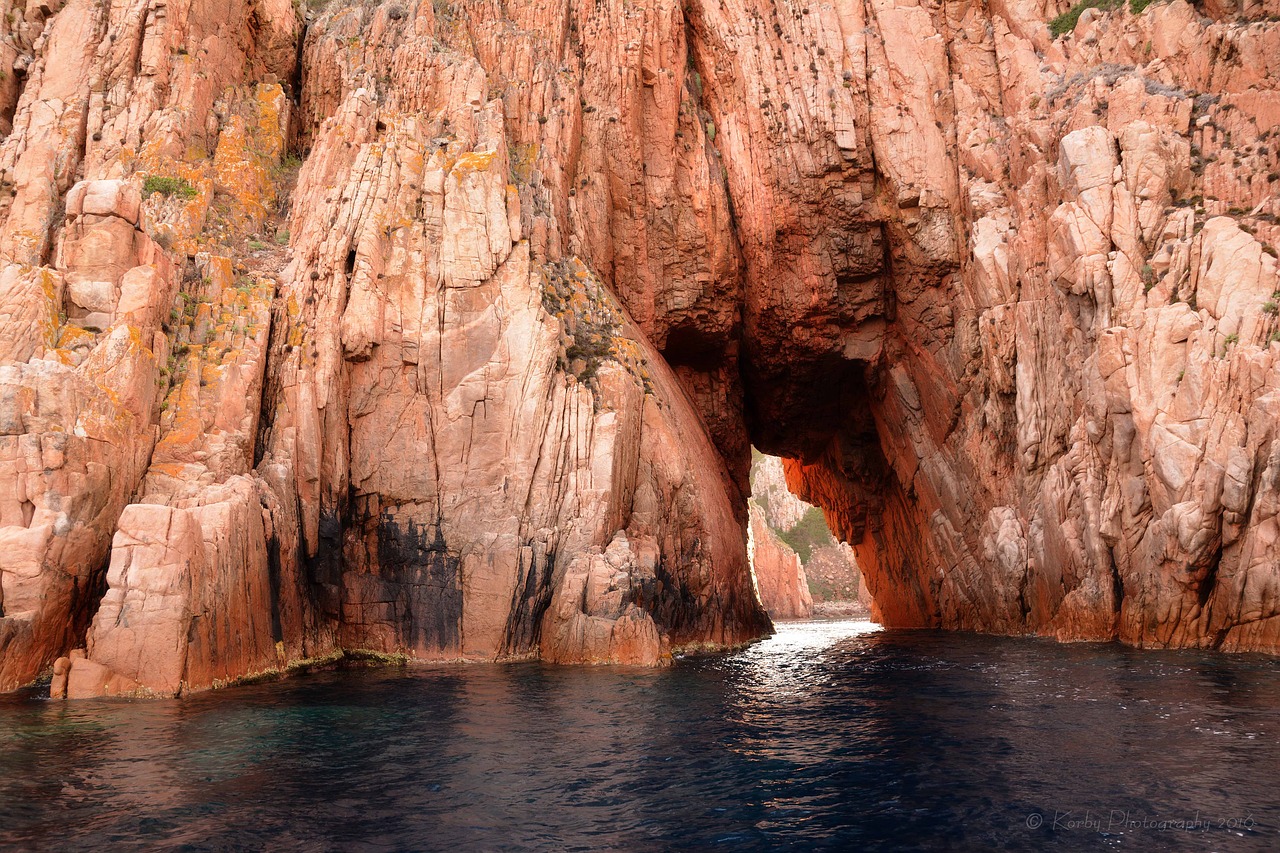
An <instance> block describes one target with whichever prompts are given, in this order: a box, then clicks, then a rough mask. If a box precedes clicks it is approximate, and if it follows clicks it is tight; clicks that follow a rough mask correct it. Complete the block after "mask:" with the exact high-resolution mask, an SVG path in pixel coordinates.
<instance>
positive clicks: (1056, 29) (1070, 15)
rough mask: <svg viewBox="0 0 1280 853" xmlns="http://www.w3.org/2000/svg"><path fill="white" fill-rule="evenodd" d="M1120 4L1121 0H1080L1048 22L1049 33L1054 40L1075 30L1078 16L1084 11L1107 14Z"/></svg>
mask: <svg viewBox="0 0 1280 853" xmlns="http://www.w3.org/2000/svg"><path fill="white" fill-rule="evenodd" d="M1120 3H1121V0H1081V2H1079V3H1077V4H1076V5H1074V6H1072V7H1071V8H1070V9H1068V10H1067V11H1065V12H1063V13H1062V14H1061V15H1059V16H1058V17H1056V18H1054V19H1053V20H1052V21H1050V22H1049V32H1051V33H1053V37H1054V38H1057V37H1058V36H1061V35H1066V34H1067V33H1069V32H1071V31H1072V30H1074V29H1075V28H1076V23H1077V22H1078V21H1079V20H1080V16H1081V15H1083V14H1084V10H1085V9H1099V10H1101V11H1103V12H1109V11H1111V10H1112V9H1114V8H1116V7H1117V6H1119V5H1120Z"/></svg>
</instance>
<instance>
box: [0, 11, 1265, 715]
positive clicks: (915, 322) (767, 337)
mask: <svg viewBox="0 0 1280 853" xmlns="http://www.w3.org/2000/svg"><path fill="white" fill-rule="evenodd" d="M10 5H12V4H10ZM8 9H9V7H8V6H6V10H8ZM1060 11H1063V9H1062V8H1060V7H1058V6H1057V5H1053V6H1049V7H1045V6H1043V5H1041V4H1030V3H1017V4H1007V3H1006V4H998V5H996V6H982V5H974V4H969V3H963V2H956V3H940V4H926V5H917V4H912V3H909V2H905V0H902V2H894V0H888V2H868V3H863V2H854V0H840V2H814V3H807V4H794V3H790V2H781V0H729V2H721V0H714V2H711V0H708V2H702V0H693V2H676V0H647V2H629V3H622V2H605V3H595V2H591V3H586V2H578V0H559V2H554V3H541V2H539V3H533V2H527V3H524V2H522V3H513V2H507V3H497V2H493V0H451V2H431V3H428V2H421V3H417V4H414V3H407V2H390V1H389V2H385V3H373V4H364V5H347V4H345V3H344V2H342V0H333V2H331V3H330V4H328V5H327V6H326V7H325V8H323V9H315V10H311V9H308V10H306V11H305V12H299V11H298V10H297V9H295V8H294V7H293V6H291V5H290V4H288V3H285V2H283V0H269V2H260V3H255V4H246V3H243V2H239V0H216V2H205V0H194V2H188V3H179V4H176V5H165V6H155V5H154V4H147V3H143V2H140V0H139V2H133V3H125V4H123V5H121V4H116V5H115V6H111V7H109V8H108V7H103V6H100V5H99V4H95V3H90V2H87V0H71V2H69V3H67V4H65V5H63V6H56V4H55V6H47V7H40V10H38V11H37V10H27V9H26V7H22V8H20V9H18V8H17V7H15V10H14V14H11V15H8V16H7V17H5V18H3V19H0V20H3V23H2V24H0V58H3V59H4V60H5V61H6V63H8V62H12V65H13V74H12V75H11V76H6V77H5V78H3V80H0V114H2V115H3V117H4V122H7V123H8V124H9V125H11V130H9V132H8V133H7V135H6V136H5V138H4V141H3V143H2V144H0V260H2V261H3V268H0V306H2V308H0V545H2V546H3V547H2V548H0V553H4V554H5V555H6V557H5V562H4V563H3V564H2V565H0V687H13V686H15V685H18V684H21V683H23V682H24V681H27V680H29V679H31V678H32V677H34V676H35V675H36V674H37V673H38V672H39V671H40V670H41V669H43V668H45V667H46V666H48V665H49V664H50V663H52V661H53V660H54V659H55V658H57V657H59V656H61V655H64V654H66V653H67V652H69V651H70V650H71V649H72V648H73V647H74V646H75V645H77V644H78V643H80V642H81V637H82V636H83V638H84V643H85V651H86V654H85V656H83V657H77V658H76V661H77V662H72V663H71V664H70V666H68V665H67V664H64V665H63V666H62V667H61V669H62V670H63V672H64V674H65V673H66V672H68V671H69V672H70V673H71V677H70V678H69V681H68V684H69V685H70V686H69V687H68V689H69V690H71V692H72V693H76V692H82V693H83V692H89V693H92V692H94V691H97V692H102V691H104V690H106V691H120V690H133V689H149V690H152V691H154V692H172V691H173V690H174V689H175V688H174V680H173V677H172V673H173V672H178V673H181V674H180V675H179V676H177V678H178V682H177V683H178V684H179V685H180V687H179V688H177V689H182V688H181V685H185V688H186V689H191V688H195V687H202V686H208V685H209V684H212V683H215V682H216V681H220V680H223V679H226V678H230V677H235V676H236V675H237V674H244V673H245V672H248V671H253V670H256V669H260V668H270V667H275V666H281V665H283V664H285V663H287V662H289V661H290V660H296V659H298V658H303V657H311V656H316V655H321V654H325V653H327V652H329V651H331V650H333V649H336V648H340V647H353V646H361V647H370V648H374V649H378V650H384V651H398V650H403V651H407V652H410V653H413V654H417V655H420V656H429V657H450V658H452V657H463V658H481V659H488V658H493V657H499V656H524V655H533V654H541V655H543V656H546V657H549V658H552V659H556V660H566V661H570V660H584V661H585V660H625V661H630V662H650V663H652V662H657V661H660V660H661V659H662V658H663V656H664V655H665V654H667V653H668V652H669V651H670V650H671V649H674V648H679V647H688V646H693V645H699V644H703V643H710V644H732V643H737V642H741V641H744V640H746V639H748V638H750V637H752V636H755V635H757V634H758V633H760V632H761V631H762V630H763V629H764V627H765V621H764V617H763V615H762V614H761V613H760V612H759V610H758V608H757V606H756V604H755V602H754V600H753V597H752V595H751V590H750V586H749V574H748V572H747V565H746V554H745V535H744V532H745V524H746V518H745V513H744V512H743V506H744V500H743V498H744V494H745V487H746V470H747V465H748V464H749V453H748V437H750V439H751V440H752V441H754V442H755V443H756V444H757V445H758V446H760V447H761V449H762V450H765V451H766V452H770V453H775V454H779V455H784V456H787V457H789V458H790V459H791V460H793V461H792V462H791V463H789V468H788V472H789V474H788V476H789V478H790V481H791V484H792V485H793V487H794V488H796V490H797V491H798V492H799V493H800V494H801V496H802V497H804V498H805V499H806V500H810V501H812V502H816V503H818V504H820V505H822V506H823V507H824V508H825V509H826V510H827V512H828V517H829V519H830V521H831V522H832V526H833V529H835V530H837V531H838V532H839V533H840V535H842V536H843V537H844V538H845V539H847V540H848V541H849V542H851V543H853V544H854V545H855V548H856V550H857V554H858V561H859V564H860V566H861V567H862V568H863V570H864V572H865V575H866V578H867V582H868V585H869V587H870V588H871V590H872V592H873V593H874V595H875V597H876V601H877V608H878V611H879V612H880V614H881V615H882V616H883V618H884V619H885V620H886V621H887V622H888V623H889V624H897V625H937V626H944V627H957V628H973V629H978V630H986V631H996V632H1004V633H1025V632H1033V633H1042V634H1048V635H1052V636H1057V637H1060V638H1064V639H1076V638H1081V639H1083V638H1088V639H1097V638H1107V637H1119V638H1121V639H1123V640H1125V641H1127V642H1131V643H1136V644H1140V645H1154V646H1161V645H1196V646H1216V647H1222V648H1227V649H1263V650H1271V651H1274V650H1276V648H1277V647H1278V646H1280V571H1278V570H1277V568H1276V567H1277V565H1280V558H1278V555H1277V553H1276V546H1275V543H1274V542H1273V539H1274V536H1273V535H1272V534H1273V529H1274V526H1275V516H1276V511H1277V506H1278V505H1280V504H1278V501H1277V497H1278V495H1280V486H1278V485H1277V478H1276V477H1275V476H1273V474H1274V471H1273V469H1274V468H1275V467H1276V464H1278V463H1276V462H1275V459H1274V458H1273V457H1276V456H1277V451H1276V449H1275V448H1276V446H1277V445H1276V442H1275V436H1274V434H1273V432H1274V431H1273V425H1274V423H1275V422H1276V417H1277V414H1278V412H1277V410H1276V402H1275V401H1276V399H1280V398H1278V397H1277V395H1276V394H1275V390H1276V387H1277V385H1278V384H1280V377H1278V375H1277V369H1276V365H1275V360H1276V357H1277V353H1280V349H1277V348H1276V347H1275V346H1274V342H1273V341H1272V340H1271V338H1272V337H1273V336H1274V335H1275V331H1276V329H1277V325H1276V324H1277V320H1276V316H1277V315H1276V311H1275V307H1274V306H1275V301H1274V300H1273V299H1272V294H1273V292H1275V291H1276V290H1277V289H1278V288H1280V282H1278V281H1277V273H1276V261H1275V256H1274V252H1275V247H1276V245H1277V243H1280V226H1277V224H1276V216H1277V215H1280V210H1277V209H1276V206H1277V203H1278V202H1277V198H1278V196H1280V194H1278V193H1277V191H1276V187H1277V183H1276V181H1277V180H1278V179H1277V178H1276V175H1277V173H1280V139H1277V138H1276V128H1277V126H1278V125H1280V94H1278V93H1277V85H1278V81H1280V68H1277V65H1276V63H1277V57H1280V25H1277V24H1276V23H1275V22H1274V21H1270V20H1268V16H1275V15H1276V14H1277V12H1280V9H1278V8H1277V7H1276V4H1275V3H1274V2H1272V0H1267V2H1252V3H1248V4H1244V5H1241V6H1239V7H1238V8H1235V7H1233V8H1231V9H1226V8H1225V7H1224V8H1223V9H1221V10H1214V11H1212V14H1213V15H1214V17H1212V18H1209V17H1202V16H1201V13H1200V12H1197V11H1196V10H1194V9H1193V8H1192V7H1191V6H1188V5H1187V4H1185V3H1184V2H1181V0H1175V2H1171V3H1162V4H1154V5H1152V6H1149V7H1148V8H1147V9H1146V10H1145V11H1144V12H1142V13H1141V14H1138V15H1134V14H1132V13H1131V12H1130V11H1128V9H1119V10H1116V11H1113V12H1109V13H1098V12H1087V13H1086V14H1085V15H1082V16H1081V19H1080V23H1079V25H1078V26H1077V27H1076V31H1075V33H1073V34H1070V35H1067V36H1065V37H1063V38H1061V39H1058V40H1054V39H1053V38H1052V37H1051V36H1050V34H1049V32H1048V30H1047V28H1046V27H1045V21H1046V19H1048V18H1050V17H1052V16H1053V15H1054V14H1056V13H1058V12H1060ZM304 18H305V19H304ZM304 24H305V26H304ZM6 68H7V66H6ZM2 125H3V123H0V129H2ZM290 152H293V154H296V155H299V156H301V157H302V158H303V162H302V164H301V170H300V172H298V173H297V174H296V176H295V174H294V172H295V168H296V167H295V164H294V162H293V161H292V160H291V159H289V158H290ZM157 178H164V179H167V180H168V181H170V183H161V184H157V183H156V181H155V179H157ZM148 179H151V180H148ZM144 196H145V197H144ZM282 202H284V203H285V204H286V207H285V208H284V209H283V210H280V209H279V205H280V204H281V203H282ZM137 507H144V508H154V507H164V508H167V509H168V510H169V511H168V512H167V513H166V512H160V511H158V510H155V509H137ZM161 516H163V517H164V518H168V519H170V521H169V522H166V523H165V525H163V527H164V529H163V530H161V529H160V527H161V525H160V524H159V519H160V518H161ZM174 519H178V521H173V520H174ZM144 521H146V523H145V524H144V523H143V522H144ZM193 566H199V567H200V568H199V570H198V571H196V570H195V569H193V568H191V567H193ZM184 572H185V573H186V574H183V573H184ZM236 579H243V581H244V582H243V583H241V584H239V585H236V584H238V583H239V581H237V580H236ZM228 584H231V585H232V586H234V587H235V590H236V591H235V594H234V595H231V596H230V598H229V599H228V598H226V597H225V596H222V595H221V594H220V593H217V592H216V591H217V590H223V589H230V588H231V587H229V586H227V585H228ZM104 591H105V595H104ZM153 596H156V598H154V601H160V600H162V599H163V601H165V602H166V603H165V604H164V606H163V607H159V606H157V607H154V608H153V607H152V602H153ZM211 596H212V598H211ZM211 600H214V601H217V602H219V604H218V606H217V607H214V608H213V610H212V611H211V610H208V609H206V607H207V606H208V605H207V602H209V601H211ZM264 601H265V602H267V603H266V604H265V605H264V604H263V602H264ZM99 604H101V607H99ZM264 607H266V608H267V609H268V610H269V613H268V618H265V619H262V618H260V617H261V611H262V609H263V608H264ZM112 608H115V609H112ZM131 608H138V611H137V612H138V613H159V614H160V616H159V617H157V619H156V622H155V624H154V625H153V626H151V627H145V628H143V629H139V630H138V631H137V632H136V633H135V634H134V635H132V636H125V635H120V634H118V632H117V629H116V628H115V627H114V626H116V625H117V624H118V623H120V621H121V620H120V619H119V618H118V617H117V618H115V619H114V621H113V617H112V614H118V613H130V612H132V611H131ZM210 613H215V614H217V615H215V616H213V617H212V618H213V621H215V622H217V623H218V626H217V627H214V628H212V629H209V630H206V629H205V628H204V627H203V626H202V624H201V623H200V621H199V620H200V619H206V620H207V619H209V618H210V616H209V614H210ZM95 614H96V616H95ZM130 618H131V619H132V617H130ZM139 620H140V621H139V622H138V624H139V625H141V624H143V623H144V622H146V619H143V618H142V617H139ZM170 623H172V624H170ZM183 625H186V626H188V627H189V628H191V626H196V627H195V628H193V629H191V630H188V631H187V633H186V636H187V637H188V638H189V639H188V640H187V641H186V643H185V644H183V643H178V645H177V646H176V647H173V648H168V647H166V650H165V651H164V652H163V654H164V656H166V660H167V661H168V662H167V663H166V664H165V665H164V666H160V665H159V664H155V663H152V662H151V661H152V658H151V657H150V655H151V653H152V651H153V646H155V645H156V643H158V642H160V641H158V640H157V641H154V642H153V641H152V640H150V639H147V638H148V637H161V636H170V635H172V636H174V637H179V636H182V631H181V627H182V626H183ZM174 642H175V643H177V641H176V640H175V641H174ZM78 661H85V663H79V662H78ZM91 670H92V671H91ZM77 672H79V673H88V675H84V677H78V676H77ZM160 672H165V673H169V674H168V675H165V676H164V677H163V678H161V677H159V676H154V677H153V676H152V675H150V674H149V673H160ZM148 679H151V681H148Z"/></svg>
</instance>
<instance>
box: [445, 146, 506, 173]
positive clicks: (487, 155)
mask: <svg viewBox="0 0 1280 853" xmlns="http://www.w3.org/2000/svg"><path fill="white" fill-rule="evenodd" d="M497 156H498V152H496V151H468V152H467V153H466V154H462V155H460V156H459V157H458V159H457V160H456V161H455V162H454V164H453V171H454V172H458V173H460V175H459V176H461V174H466V173H467V172H485V171H488V169H489V167H490V166H491V165H493V158H494V157H497Z"/></svg>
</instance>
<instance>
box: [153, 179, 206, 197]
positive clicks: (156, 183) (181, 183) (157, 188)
mask: <svg viewBox="0 0 1280 853" xmlns="http://www.w3.org/2000/svg"><path fill="white" fill-rule="evenodd" d="M155 193H160V194H161V195H164V196H171V195H179V196H182V197H183V198H185V199H187V200H191V199H193V198H195V197H196V188H195V187H193V186H191V184H189V183H187V181H186V179H184V178H165V177H161V176H160V175H151V176H150V177H148V178H147V179H146V180H145V181H143V182H142V197H143V198H150V197H151V196H152V195H154V194H155Z"/></svg>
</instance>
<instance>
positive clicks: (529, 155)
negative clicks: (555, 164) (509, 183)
mask: <svg viewBox="0 0 1280 853" xmlns="http://www.w3.org/2000/svg"><path fill="white" fill-rule="evenodd" d="M507 159H508V160H509V161H510V167H511V176H512V177H513V178H515V180H516V181H517V182H519V183H526V184H527V183H528V182H529V179H530V178H531V177H533V164H534V163H535V162H537V160H538V143H536V142H531V143H529V144H527V145H512V146H511V147H510V148H509V149H507Z"/></svg>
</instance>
